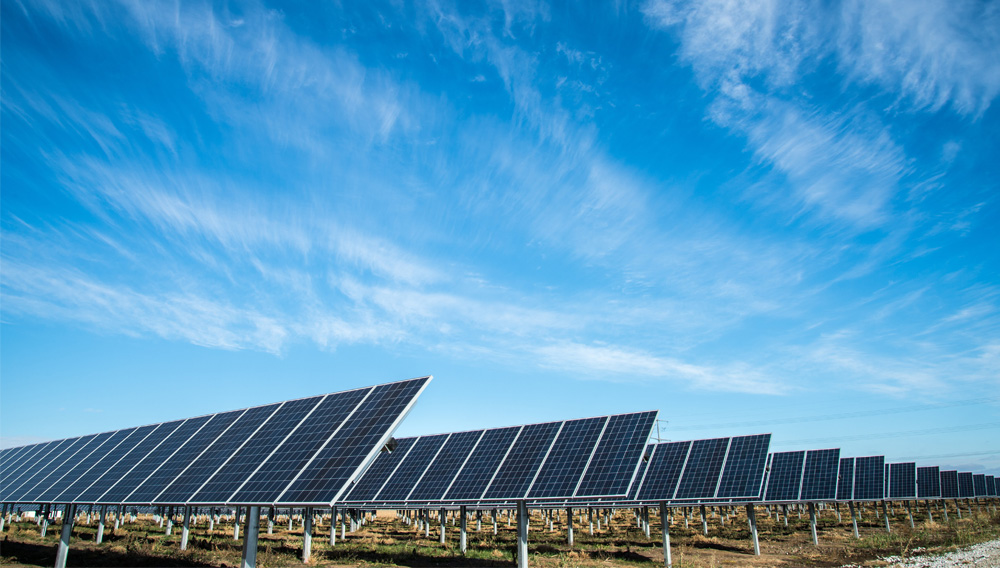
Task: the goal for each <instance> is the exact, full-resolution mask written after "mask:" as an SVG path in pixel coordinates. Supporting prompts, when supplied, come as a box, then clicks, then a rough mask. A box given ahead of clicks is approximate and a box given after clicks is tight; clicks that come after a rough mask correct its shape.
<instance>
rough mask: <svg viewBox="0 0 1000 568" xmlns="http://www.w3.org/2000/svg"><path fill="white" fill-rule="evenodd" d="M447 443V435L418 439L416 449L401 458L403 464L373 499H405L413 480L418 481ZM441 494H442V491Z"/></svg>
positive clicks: (410, 489)
mask: <svg viewBox="0 0 1000 568" xmlns="http://www.w3.org/2000/svg"><path fill="white" fill-rule="evenodd" d="M447 441H448V434H438V435H436V436H424V437H422V438H420V440H419V441H418V442H417V444H416V447H414V448H413V450H412V451H410V453H409V454H407V455H405V456H403V462H402V463H401V464H400V466H399V468H398V469H396V470H395V472H394V473H393V474H392V477H390V478H389V480H388V481H387V482H386V484H385V486H384V487H383V488H382V491H380V492H379V493H378V494H377V495H375V497H374V498H377V499H384V500H388V501H401V500H404V499H406V496H407V495H409V493H410V491H412V490H413V486H414V480H416V479H420V476H421V475H423V473H424V472H425V471H427V466H429V465H430V463H431V460H433V459H434V457H435V456H437V455H438V453H439V452H440V451H441V449H442V448H443V447H444V445H445V443H446V442H447ZM400 443H402V442H400ZM366 477H367V476H366ZM441 493H442V494H443V493H444V490H443V489H442V491H441Z"/></svg>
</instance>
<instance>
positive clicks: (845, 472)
mask: <svg viewBox="0 0 1000 568" xmlns="http://www.w3.org/2000/svg"><path fill="white" fill-rule="evenodd" d="M853 498H854V458H840V473H839V475H837V500H838V501H850V500H851V499H853Z"/></svg>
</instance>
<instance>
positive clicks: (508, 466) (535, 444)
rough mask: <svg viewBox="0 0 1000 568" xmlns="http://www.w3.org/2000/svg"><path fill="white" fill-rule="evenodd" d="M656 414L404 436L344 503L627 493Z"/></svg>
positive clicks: (481, 500)
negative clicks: (416, 436)
mask: <svg viewBox="0 0 1000 568" xmlns="http://www.w3.org/2000/svg"><path fill="white" fill-rule="evenodd" d="M656 416H657V412H656V411H650V412H639V413H633V414H618V415H614V416H600V417H596V418H585V419H580V420H568V421H564V422H547V423H542V424H528V425H525V426H511V427H506V428H494V429H487V430H475V431H470V432H456V433H452V434H439V435H436V436H421V437H418V438H405V439H401V440H399V444H400V445H399V446H398V447H397V448H396V449H395V450H394V451H393V452H391V453H389V452H383V453H382V454H381V455H380V456H379V457H378V458H377V459H376V460H375V462H374V463H373V464H372V466H371V467H370V468H369V469H368V471H367V472H365V474H364V475H363V476H362V477H361V478H360V479H359V480H358V482H357V483H355V484H354V485H353V486H352V487H351V489H350V490H349V492H348V493H347V495H346V497H345V501H346V502H350V503H365V504H376V503H378V504H392V503H398V504H404V503H428V502H476V503H484V502H492V503H501V502H512V501H515V500H519V499H531V500H545V499H581V498H590V497H609V496H611V497H613V496H621V497H625V496H627V494H628V491H629V489H630V487H631V486H632V483H633V480H634V477H635V474H636V471H637V470H638V468H639V465H640V463H641V462H642V456H643V452H644V450H645V447H646V442H647V440H648V439H649V435H650V432H651V431H652V428H653V426H654V425H655V423H656ZM404 444H405V446H404Z"/></svg>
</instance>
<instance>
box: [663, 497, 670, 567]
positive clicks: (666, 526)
mask: <svg viewBox="0 0 1000 568" xmlns="http://www.w3.org/2000/svg"><path fill="white" fill-rule="evenodd" d="M660 524H662V525H663V565H664V566H665V567H666V568H671V567H672V566H673V562H672V561H671V560H670V523H668V522H667V502H666V501H660Z"/></svg>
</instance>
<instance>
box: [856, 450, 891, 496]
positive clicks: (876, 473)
mask: <svg viewBox="0 0 1000 568" xmlns="http://www.w3.org/2000/svg"><path fill="white" fill-rule="evenodd" d="M884 498H885V456H868V457H863V458H854V500H855V501H879V500H881V499H884Z"/></svg>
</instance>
